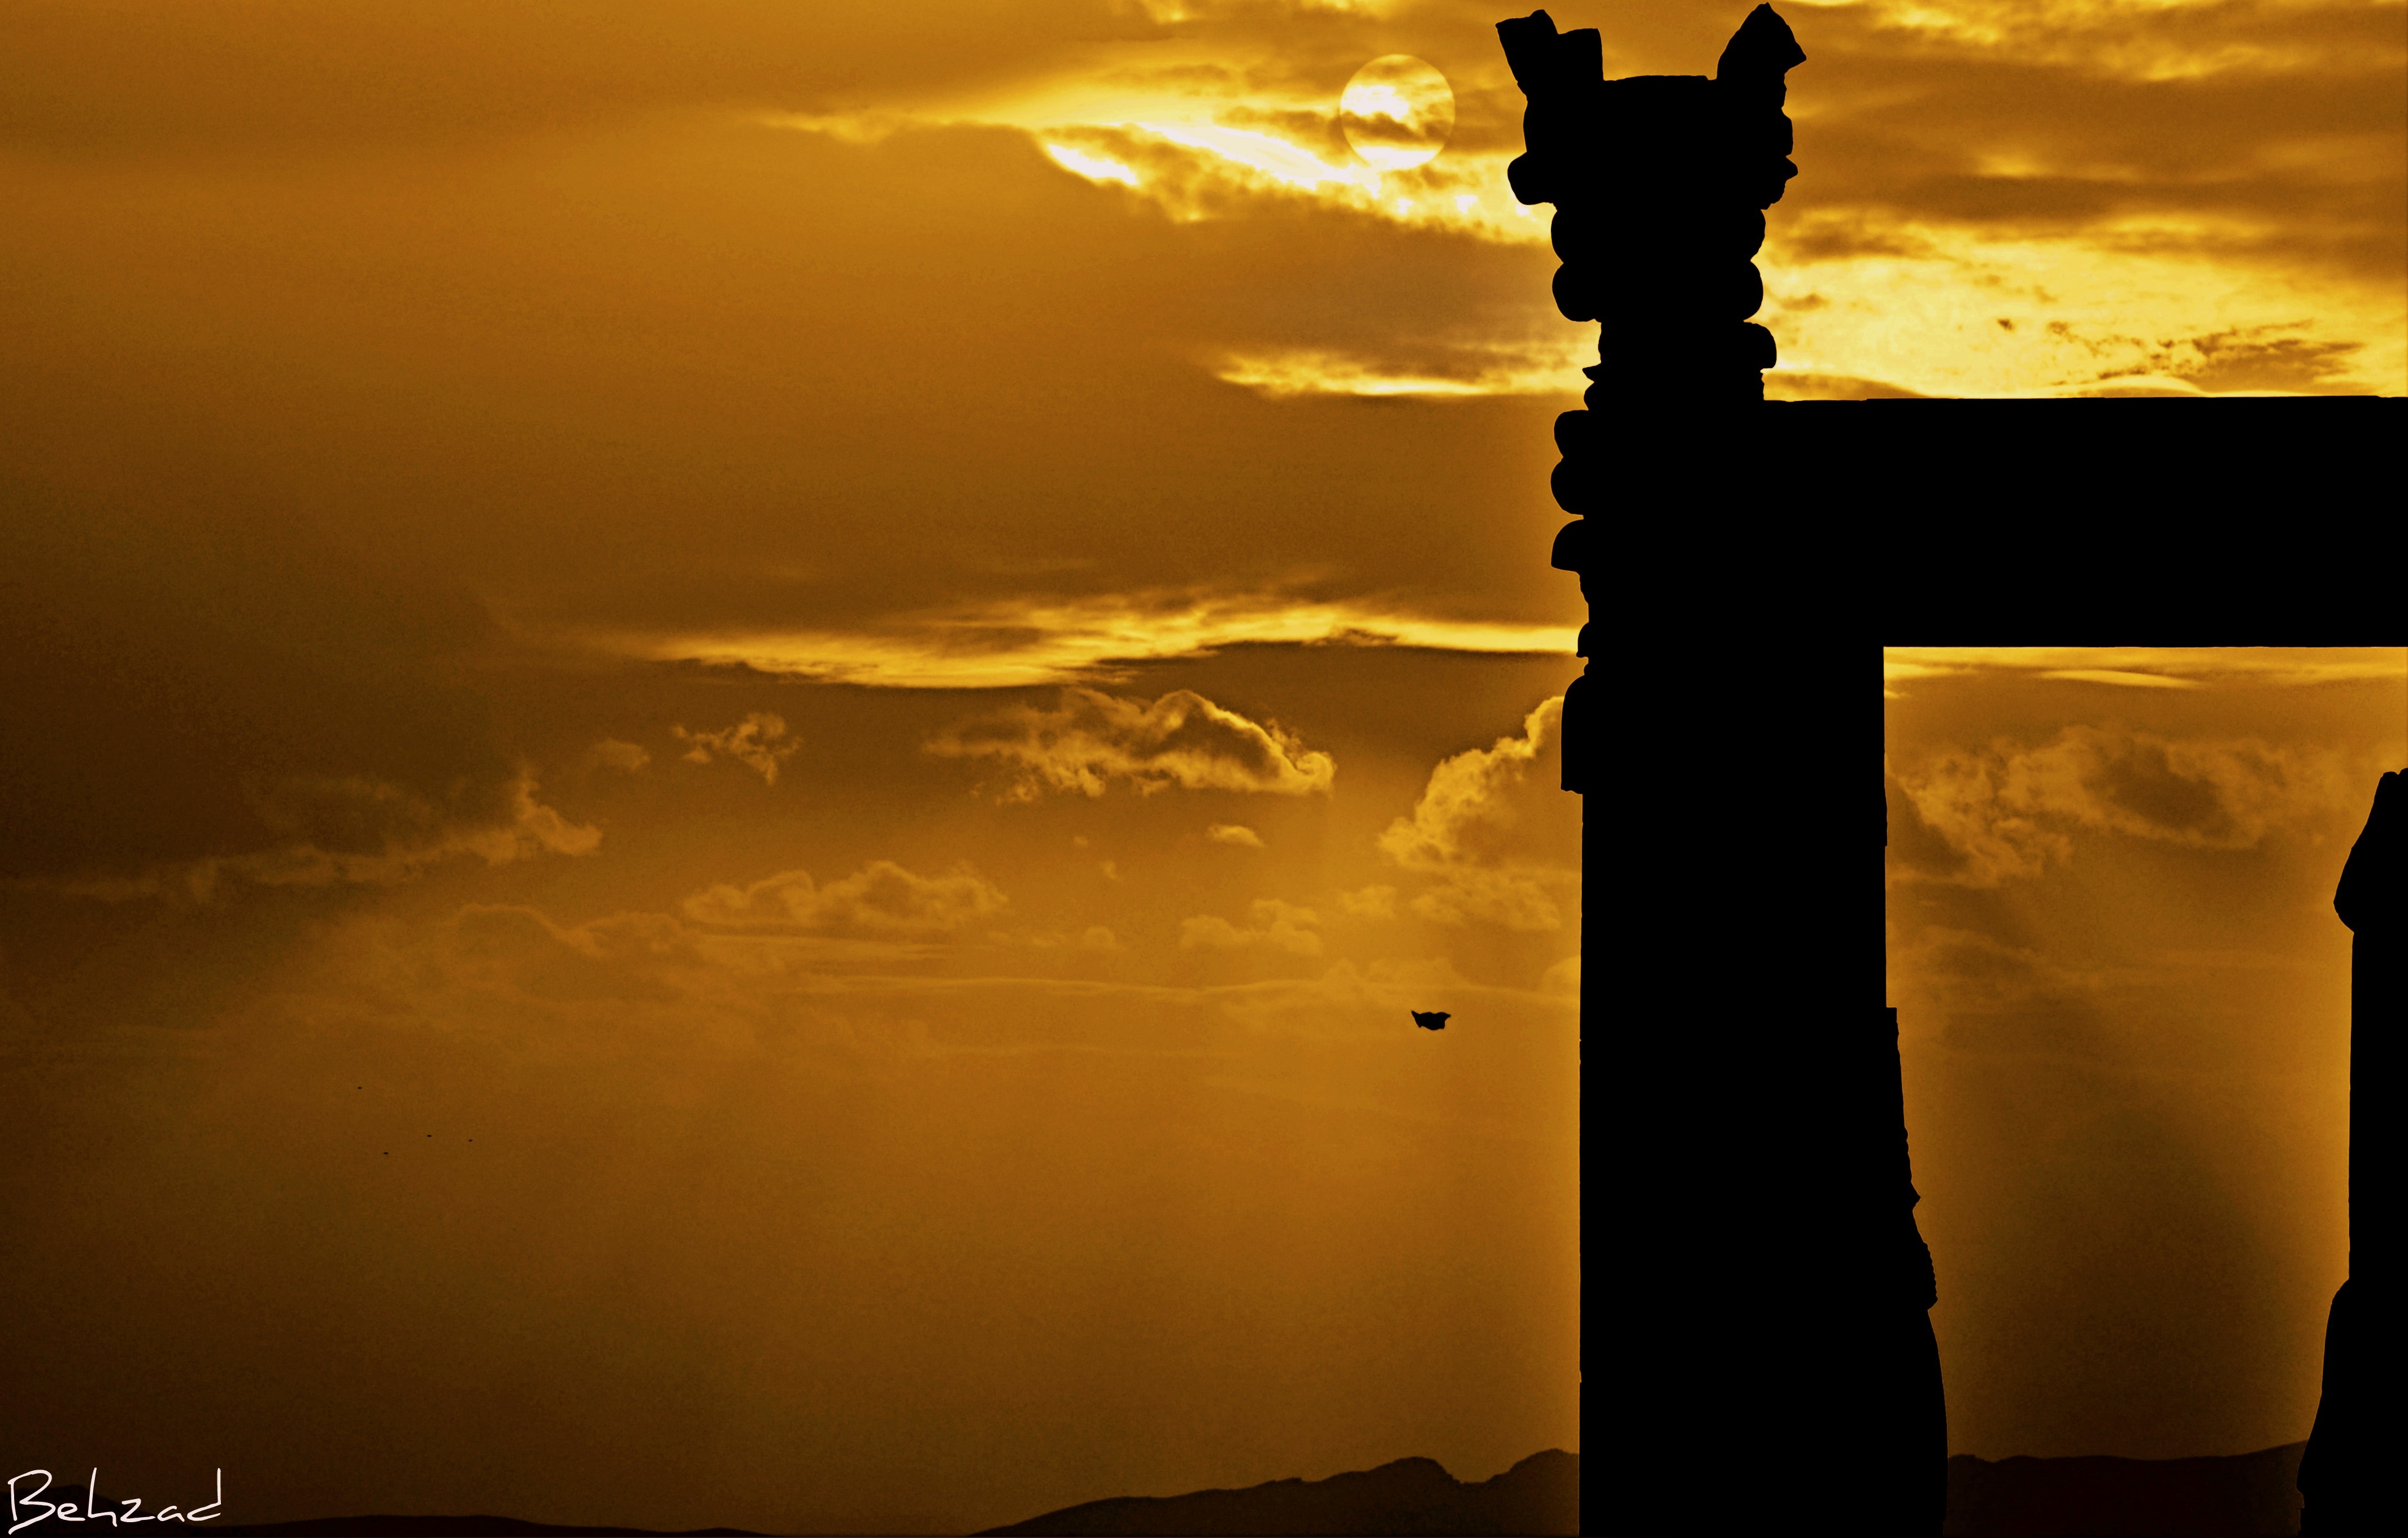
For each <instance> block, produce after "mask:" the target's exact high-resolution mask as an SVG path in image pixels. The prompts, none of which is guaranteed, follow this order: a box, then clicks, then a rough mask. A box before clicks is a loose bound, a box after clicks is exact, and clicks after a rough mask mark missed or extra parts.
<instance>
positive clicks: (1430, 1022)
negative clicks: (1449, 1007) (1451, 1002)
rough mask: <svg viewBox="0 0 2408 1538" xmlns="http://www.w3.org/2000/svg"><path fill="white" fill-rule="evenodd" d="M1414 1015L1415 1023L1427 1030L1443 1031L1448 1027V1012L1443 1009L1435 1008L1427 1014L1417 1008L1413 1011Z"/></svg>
mask: <svg viewBox="0 0 2408 1538" xmlns="http://www.w3.org/2000/svg"><path fill="white" fill-rule="evenodd" d="M1412 1015H1413V1023H1414V1024H1415V1025H1418V1026H1420V1027H1421V1028H1422V1029H1423V1030H1425V1031H1443V1030H1445V1029H1446V1021H1447V1013H1446V1011H1445V1010H1443V1009H1433V1010H1431V1011H1429V1012H1428V1013H1427V1014H1424V1013H1423V1012H1422V1011H1421V1010H1418V1009H1416V1010H1414V1011H1413V1012H1412Z"/></svg>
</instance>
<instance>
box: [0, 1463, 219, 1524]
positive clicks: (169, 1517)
mask: <svg viewBox="0 0 2408 1538" xmlns="http://www.w3.org/2000/svg"><path fill="white" fill-rule="evenodd" d="M36 1476H39V1477H40V1479H41V1481H42V1482H41V1483H40V1484H39V1485H37V1486H36V1487H35V1488H34V1490H33V1493H32V1494H30V1495H22V1496H21V1495H19V1494H18V1493H17V1482H18V1481H19V1480H22V1479H32V1478H35V1477H36ZM49 1488H50V1470H48V1469H27V1470H26V1471H25V1472H24V1473H23V1474H17V1475H15V1476H13V1477H12V1478H10V1479H9V1481H8V1520H9V1523H10V1524H11V1525H10V1527H9V1529H8V1531H10V1532H14V1531H17V1530H18V1529H19V1528H29V1527H32V1526H33V1525H34V1524H35V1523H36V1522H38V1521H41V1520H42V1519H43V1517H57V1518H58V1519H59V1520H60V1521H62V1522H96V1521H101V1520H103V1519H106V1520H107V1521H108V1524H109V1525H110V1526H111V1527H114V1526H116V1525H118V1524H119V1523H121V1522H208V1521H213V1520H215V1519H216V1517H217V1515H218V1508H219V1507H220V1506H222V1505H224V1504H225V1471H224V1470H223V1469H220V1470H219V1471H218V1485H217V1493H218V1498H217V1499H216V1500H214V1501H212V1502H209V1503H208V1505H206V1506H194V1507H193V1509H192V1510H191V1511H188V1512H179V1511H178V1510H177V1509H176V1508H175V1507H173V1506H162V1507H160V1508H159V1509H158V1510H157V1511H155V1512H152V1513H151V1514H150V1516H148V1517H143V1516H139V1515H137V1514H138V1513H139V1512H140V1511H141V1509H142V1498H141V1497H140V1496H138V1495H129V1496H127V1497H126V1498H125V1499H124V1500H122V1501H120V1502H112V1504H116V1505H122V1506H123V1507H124V1508H125V1509H124V1510H123V1511H122V1512H114V1511H103V1510H101V1509H100V1471H99V1470H98V1469H94V1470H93V1471H92V1480H91V1482H90V1483H89V1484H87V1485H86V1486H85V1487H84V1488H83V1491H82V1494H83V1498H84V1500H83V1508H84V1509H83V1511H82V1513H81V1514H80V1515H79V1514H78V1513H77V1511H76V1503H75V1502H72V1501H45V1500H42V1499H41V1494H42V1492H43V1491H44V1490H47V1489H49ZM21 1503H22V1504H23V1505H26V1506H39V1507H41V1508H42V1513H41V1516H40V1517H26V1518H25V1519H24V1520H23V1521H22V1522H20V1521H18V1520H17V1507H18V1506H19V1505H20V1504H21Z"/></svg>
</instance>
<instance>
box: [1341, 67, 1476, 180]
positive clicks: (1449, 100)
mask: <svg viewBox="0 0 2408 1538" xmlns="http://www.w3.org/2000/svg"><path fill="white" fill-rule="evenodd" d="M1338 123H1339V126H1340V128H1342V129H1344V130H1345V132H1346V142H1347V143H1348V144H1350V145H1353V146H1354V147H1355V153H1356V154H1357V155H1360V156H1361V157H1363V160H1364V162H1365V163H1366V164H1369V165H1370V166H1372V167H1374V168H1375V169H1378V170H1382V171H1410V170H1412V168H1413V167H1414V166H1416V165H1420V164H1425V163H1426V162H1428V161H1430V160H1432V159H1435V158H1436V157H1437V155H1438V152H1439V151H1440V150H1443V149H1445V148H1446V141H1447V136H1448V135H1451V134H1453V133H1454V132H1455V92H1454V90H1453V88H1452V87H1450V86H1449V85H1448V84H1447V83H1446V77H1445V76H1443V75H1441V74H1440V73H1439V72H1438V70H1437V69H1436V68H1434V67H1432V66H1431V65H1429V64H1424V63H1423V62H1422V61H1421V60H1419V59H1416V58H1414V57H1413V56H1412V54H1410V53H1389V54H1383V55H1382V56H1381V57H1379V58H1377V59H1374V60H1372V61H1371V62H1370V63H1369V64H1365V65H1364V66H1363V67H1362V68H1360V69H1358V70H1356V71H1355V78H1353V79H1351V80H1349V81H1347V82H1346V90H1345V93H1343V94H1342V95H1340V97H1339V98H1338Z"/></svg>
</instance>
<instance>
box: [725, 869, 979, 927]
mask: <svg viewBox="0 0 2408 1538" xmlns="http://www.w3.org/2000/svg"><path fill="white" fill-rule="evenodd" d="M1010 903H1011V899H1010V898H1008V897H1006V896H1005V895H1004V892H1003V890H1002V889H1001V888H999V887H997V886H996V884H995V883H993V882H992V881H989V880H987V879H986V878H985V877H984V876H981V875H979V874H978V872H977V871H976V870H974V869H973V868H971V867H970V866H969V865H968V864H961V865H956V866H954V867H953V869H952V870H950V871H947V872H945V873H944V874H942V875H940V876H919V875H915V874H914V873H912V872H911V871H909V870H906V869H904V868H903V867H902V866H900V865H897V864H896V863H895V862H893V861H890V860H873V861H871V862H869V863H868V864H867V865H865V866H863V867H862V868H861V869H860V870H858V871H855V872H854V873H853V875H851V876H845V877H843V878H842V879H841V880H837V881H830V882H828V883H826V884H825V885H820V884H818V883H815V882H814V881H812V879H811V876H810V872H809V871H781V872H780V873H779V874H778V875H776V876H768V877H766V878H764V879H762V880H759V881H755V882H753V883H752V884H751V885H750V886H745V887H736V886H716V887H711V888H710V889H708V890H703V891H699V892H696V893H695V894H694V895H693V896H691V897H688V898H687V899H686V900H685V901H684V902H683V903H682V904H680V909H681V912H683V913H684V915H685V917H686V918H687V919H691V920H692V921H694V922H695V923H697V924H708V925H712V926H715V927H719V928H725V929H744V930H764V931H772V930H774V931H786V932H792V933H810V934H849V935H859V936H863V937H866V938H872V939H878V938H913V937H924V936H931V935H939V934H947V933H953V932H954V931H957V930H960V929H962V928H964V927H965V926H968V925H970V924H974V923H977V922H979V921H980V920H982V919H987V918H989V917H991V916H992V915H995V914H997V913H1000V912H1002V911H1003V910H1004V908H1005V907H1007V906H1009V905H1010Z"/></svg>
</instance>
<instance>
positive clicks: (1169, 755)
mask: <svg viewBox="0 0 2408 1538" xmlns="http://www.w3.org/2000/svg"><path fill="white" fill-rule="evenodd" d="M926 746H927V750H928V751H929V752H931V753H935V754H938V755H939V756H941V757H945V758H966V759H993V760H996V761H997V762H999V763H1000V764H1001V765H1002V766H1003V768H1004V771H1005V774H1006V776H1007V779H1006V782H1005V784H1004V786H1003V788H1002V790H1001V792H1000V793H1001V795H1002V796H1003V798H1004V799H1006V800H1013V801H1032V800H1035V799H1036V798H1038V797H1039V796H1041V795H1044V794H1046V793H1047V792H1049V791H1052V792H1057V793H1068V794H1074V795H1085V796H1100V795H1102V794H1103V793H1104V791H1105V790H1106V789H1107V788H1108V787H1110V786H1111V785H1112V784H1113V783H1115V782H1118V783H1120V784H1124V785H1127V786H1130V787H1133V788H1134V789H1135V790H1138V791H1139V792H1140V794H1145V795H1151V794H1153V793H1154V792H1155V791H1157V790H1172V789H1177V790H1240V791H1254V792H1261V793H1268V794H1272V795H1292V796H1293V795H1311V794H1314V793H1319V794H1324V795H1326V794H1327V793H1328V791H1329V788H1330V784H1331V782H1332V781H1333V780H1334V779H1335V777H1336V776H1337V773H1338V764H1337V761H1336V760H1334V759H1332V758H1331V757H1330V756H1329V755H1328V754H1327V753H1325V752H1322V751H1319V750H1317V749H1314V748H1307V747H1305V746H1304V744H1303V742H1302V741H1301V740H1299V739H1298V738H1297V736H1296V734H1295V733H1291V732H1288V731H1285V730H1283V728H1282V727H1281V726H1280V724H1279V723H1278V722H1277V721H1267V722H1255V721H1252V720H1249V719H1246V718H1245V717H1243V716H1240V715H1239V714H1238V713H1237V712H1236V711H1234V710H1225V709H1223V708H1222V707H1221V706H1219V705H1214V704H1213V703H1212V702H1211V701H1210V700H1208V699H1206V698H1204V697H1203V696H1202V695H1200V694H1197V693H1196V692H1195V691H1192V690H1184V689H1181V690H1173V691H1171V692H1169V693H1168V694H1165V695H1163V696H1162V697H1161V698H1159V699H1156V700H1151V701H1149V700H1141V699H1125V698H1121V697H1119V696H1116V695H1111V694H1104V693H1099V692H1097V691H1095V690H1092V689H1066V690H1064V691H1062V694H1061V698H1060V699H1059V701H1057V702H1056V704H1055V705H1054V706H1053V707H1052V708H1050V709H1049V708H1041V707H1039V706H1036V705H1012V706H1010V707H1007V708H1005V709H1002V710H997V711H993V712H990V713H988V714H985V715H982V716H978V717H973V718H972V719H968V720H965V721H959V722H956V723H955V724H953V725H952V726H949V727H946V728H945V729H943V730H942V731H940V732H939V733H936V734H935V735H934V736H932V737H930V738H929V740H928V742H927V745H926ZM1236 831H1237V832H1244V831H1245V830H1242V829H1240V830H1236Z"/></svg>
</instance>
